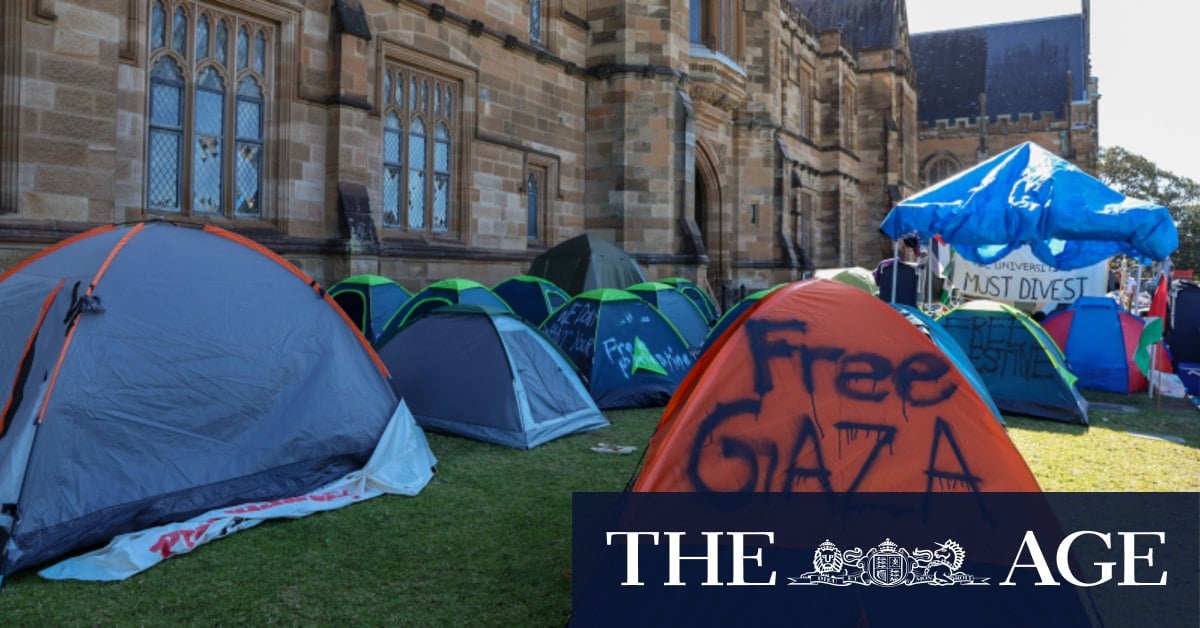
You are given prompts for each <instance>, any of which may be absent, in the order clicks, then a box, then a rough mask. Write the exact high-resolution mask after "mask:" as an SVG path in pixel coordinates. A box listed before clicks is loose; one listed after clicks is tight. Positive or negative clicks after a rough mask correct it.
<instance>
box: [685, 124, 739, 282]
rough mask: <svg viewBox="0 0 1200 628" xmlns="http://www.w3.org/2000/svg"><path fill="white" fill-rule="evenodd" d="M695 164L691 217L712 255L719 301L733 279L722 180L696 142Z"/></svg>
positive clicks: (710, 277) (712, 273)
mask: <svg viewBox="0 0 1200 628" xmlns="http://www.w3.org/2000/svg"><path fill="white" fill-rule="evenodd" d="M693 163H694V170H693V173H692V180H693V186H694V191H693V195H692V209H691V212H690V213H689V216H688V217H689V218H691V219H692V220H694V221H695V223H696V228H697V230H698V231H699V239H700V241H701V242H702V243H703V246H704V248H705V250H706V251H707V252H708V282H709V285H710V286H711V287H712V290H713V292H714V293H716V295H717V296H718V298H719V296H720V290H721V286H722V285H723V284H724V283H725V281H726V280H728V279H729V277H730V275H729V267H728V265H729V263H730V256H729V251H728V250H727V248H726V237H725V224H724V223H725V220H724V215H723V213H722V211H721V207H722V201H721V179H720V176H719V175H718V170H717V167H716V161H715V160H714V159H713V158H712V154H711V153H710V152H709V150H708V149H707V148H706V147H705V145H704V144H703V143H701V142H699V141H697V142H696V152H695V159H694V162H693ZM730 235H731V236H732V235H733V234H730ZM729 241H730V242H732V241H733V240H732V239H730V240H729Z"/></svg>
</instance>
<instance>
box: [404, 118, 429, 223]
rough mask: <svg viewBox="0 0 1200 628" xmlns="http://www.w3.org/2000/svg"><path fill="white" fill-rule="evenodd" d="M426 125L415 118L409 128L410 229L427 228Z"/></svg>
mask: <svg viewBox="0 0 1200 628" xmlns="http://www.w3.org/2000/svg"><path fill="white" fill-rule="evenodd" d="M425 157H426V155H425V123H424V122H422V121H421V119H420V118H413V121H412V124H411V125H409V128H408V228H409V229H424V228H425V174H426V172H425Z"/></svg>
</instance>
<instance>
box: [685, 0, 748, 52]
mask: <svg viewBox="0 0 1200 628" xmlns="http://www.w3.org/2000/svg"><path fill="white" fill-rule="evenodd" d="M743 1H744V0H692V2H691V5H690V8H689V11H690V15H689V18H688V39H689V40H690V41H691V42H692V43H693V44H699V45H702V46H704V47H706V48H708V49H709V50H710V51H712V52H715V53H717V54H721V55H724V56H725V57H727V58H728V59H730V60H732V61H735V62H736V61H737V60H738V59H739V58H741V56H742V49H743V30H744V27H745V25H744V23H743V18H742V13H743V11H742V8H743V4H742V3H743Z"/></svg>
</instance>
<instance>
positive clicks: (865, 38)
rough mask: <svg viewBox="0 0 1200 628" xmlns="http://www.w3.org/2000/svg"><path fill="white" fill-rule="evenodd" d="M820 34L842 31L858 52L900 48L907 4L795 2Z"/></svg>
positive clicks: (892, 0) (889, 0) (890, 0)
mask: <svg viewBox="0 0 1200 628" xmlns="http://www.w3.org/2000/svg"><path fill="white" fill-rule="evenodd" d="M791 2H792V6H794V7H796V10H798V11H800V12H801V13H803V14H804V16H805V17H807V18H808V21H810V22H812V24H813V26H815V27H817V30H819V31H830V30H839V31H842V36H843V37H844V38H845V39H846V41H848V42H849V43H850V45H851V46H852V47H853V48H854V49H856V50H879V49H885V50H890V49H892V48H897V47H899V45H900V41H899V40H900V24H901V22H903V18H902V17H901V16H902V15H903V12H904V2H903V0H791Z"/></svg>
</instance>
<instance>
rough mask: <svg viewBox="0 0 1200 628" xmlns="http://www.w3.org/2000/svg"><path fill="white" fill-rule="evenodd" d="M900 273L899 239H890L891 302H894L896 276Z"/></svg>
mask: <svg viewBox="0 0 1200 628" xmlns="http://www.w3.org/2000/svg"><path fill="white" fill-rule="evenodd" d="M899 275H900V241H899V240H892V304H893V305H894V304H895V303H896V277H897V276H899Z"/></svg>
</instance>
